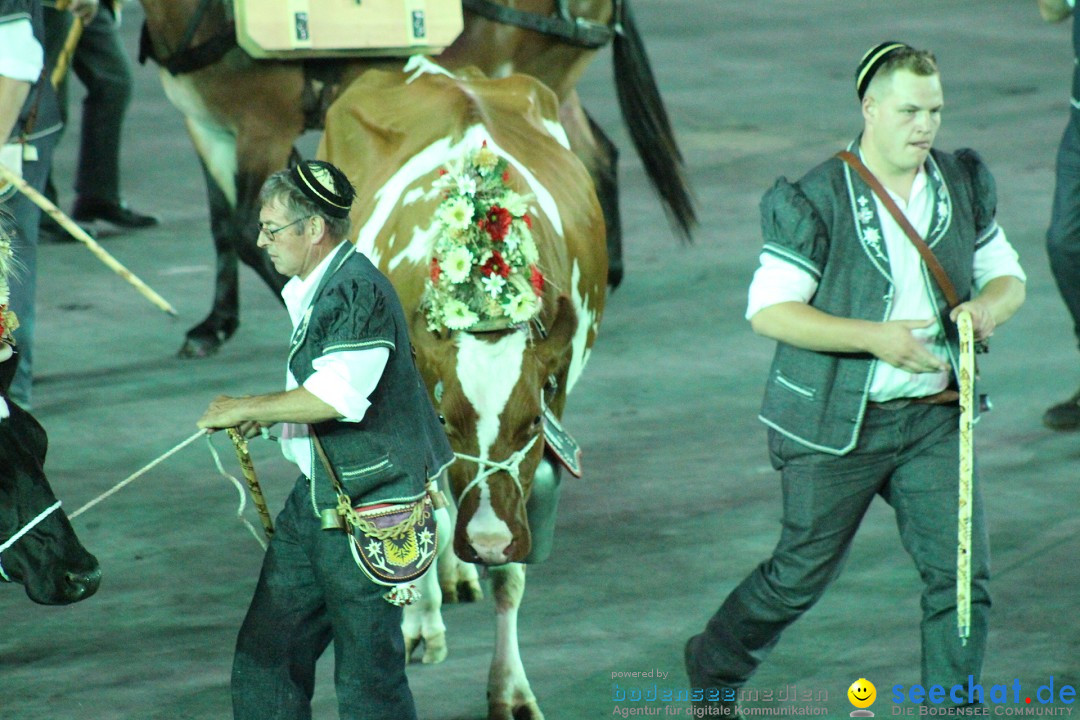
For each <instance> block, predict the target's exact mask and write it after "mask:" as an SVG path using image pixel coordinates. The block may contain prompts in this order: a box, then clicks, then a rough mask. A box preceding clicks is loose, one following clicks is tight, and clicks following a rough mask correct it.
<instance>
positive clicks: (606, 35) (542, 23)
mask: <svg viewBox="0 0 1080 720" xmlns="http://www.w3.org/2000/svg"><path fill="white" fill-rule="evenodd" d="M461 6H462V7H463V8H464V9H466V10H468V11H469V12H473V13H476V14H477V15H479V16H480V17H483V18H487V19H488V20H491V21H493V22H497V23H501V24H503V25H513V26H514V27H519V28H524V29H525V30H532V31H534V32H538V33H540V34H542V35H550V36H552V37H557V38H559V39H560V40H562V41H563V42H566V43H568V44H570V45H575V46H577V47H583V48H588V49H592V50H595V49H598V48H602V47H604V46H605V45H607V44H608V43H609V42H611V39H612V38H613V37H614V36H615V32H616V31H615V29H613V28H612V27H609V26H607V25H601V24H600V23H596V22H593V21H591V20H586V19H585V18H580V17H577V18H575V17H571V16H570V11H569V9H568V8H567V5H566V2H565V0H561V1H560V2H559V3H557V5H556V7H557V12H554V13H552V14H551V15H540V14H538V13H532V12H527V11H525V10H518V9H517V8H514V7H510V6H509V5H500V4H499V3H495V2H492V1H491V0H462V3H461Z"/></svg>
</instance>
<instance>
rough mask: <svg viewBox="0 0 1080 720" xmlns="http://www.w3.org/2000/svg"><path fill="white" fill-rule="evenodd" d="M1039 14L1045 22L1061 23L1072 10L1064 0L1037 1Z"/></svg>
mask: <svg viewBox="0 0 1080 720" xmlns="http://www.w3.org/2000/svg"><path fill="white" fill-rule="evenodd" d="M1038 2H1039V14H1040V15H1042V18H1043V20H1045V21H1046V22H1061V21H1062V20H1064V19H1065V18H1067V17H1069V16H1070V15H1072V12H1073V9H1072V7H1070V6H1069V3H1067V2H1066V1H1065V0H1038Z"/></svg>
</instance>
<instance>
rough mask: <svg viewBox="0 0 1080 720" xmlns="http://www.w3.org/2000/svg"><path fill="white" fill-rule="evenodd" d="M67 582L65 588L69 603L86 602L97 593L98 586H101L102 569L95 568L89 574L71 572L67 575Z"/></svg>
mask: <svg viewBox="0 0 1080 720" xmlns="http://www.w3.org/2000/svg"><path fill="white" fill-rule="evenodd" d="M65 580H66V581H67V582H66V586H65V588H64V590H65V595H66V596H67V597H66V598H65V599H66V600H68V601H69V602H77V601H79V600H85V599H86V598H88V597H90V596H91V595H93V594H94V593H95V592H97V589H98V586H99V585H100V584H101V568H100V567H95V568H94V569H93V570H91V571H89V572H81V573H74V572H69V573H67V574H66V576H65Z"/></svg>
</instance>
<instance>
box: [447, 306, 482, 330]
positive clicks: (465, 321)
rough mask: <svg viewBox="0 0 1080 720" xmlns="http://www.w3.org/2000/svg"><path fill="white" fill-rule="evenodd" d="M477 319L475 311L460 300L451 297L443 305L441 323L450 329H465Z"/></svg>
mask: <svg viewBox="0 0 1080 720" xmlns="http://www.w3.org/2000/svg"><path fill="white" fill-rule="evenodd" d="M479 319H480V318H478V317H477V316H476V313H474V312H473V311H472V310H470V309H469V308H468V306H467V305H465V303H463V302H461V301H460V300H454V299H452V298H451V299H450V300H447V301H446V304H445V305H443V324H444V325H446V327H448V328H450V329H451V330H467V329H469V328H471V327H472V326H473V325H475V324H476V321H477V320H479Z"/></svg>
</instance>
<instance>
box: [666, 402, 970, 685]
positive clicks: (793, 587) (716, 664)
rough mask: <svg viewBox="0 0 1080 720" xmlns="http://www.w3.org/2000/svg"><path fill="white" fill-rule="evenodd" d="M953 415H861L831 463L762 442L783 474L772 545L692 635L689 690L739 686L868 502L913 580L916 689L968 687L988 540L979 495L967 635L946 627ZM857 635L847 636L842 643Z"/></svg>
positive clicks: (831, 568)
mask: <svg viewBox="0 0 1080 720" xmlns="http://www.w3.org/2000/svg"><path fill="white" fill-rule="evenodd" d="M958 414H959V409H958V408H956V407H955V406H942V405H908V406H907V407H904V408H902V409H895V410H886V409H867V411H866V418H865V420H864V425H863V429H862V432H861V434H860V437H859V444H858V446H857V447H856V449H855V450H854V451H852V452H851V453H850V454H848V455H845V456H842V457H837V456H834V455H827V454H824V453H820V452H816V451H814V450H810V449H809V448H806V447H805V446H803V445H800V444H799V443H797V442H795V441H794V440H790V439H788V438H785V437H783V436H782V435H780V434H779V433H777V432H775V431H770V433H769V450H770V455H771V458H772V461H773V465H774V467H776V468H777V469H778V470H781V472H782V483H783V496H784V511H783V520H782V522H783V529H782V531H781V535H780V541H779V543H778V544H777V546H776V549H775V550H774V551H773V555H772V557H771V558H770V559H768V560H766V561H765V562H763V563H762V564H761V565H759V566H758V567H757V568H756V569H755V570H754V571H753V572H752V573H751V574H750V575H749V576H748V577H747V578H746V579H745V580H743V582H742V583H741V584H740V585H739V586H738V587H736V588H735V590H734V591H732V593H731V594H730V595H729V596H728V598H727V599H726V600H725V601H724V603H723V605H721V607H720V609H719V610H718V611H717V612H716V614H715V615H714V616H713V617H712V619H711V620H710V621H709V623H708V625H707V627H706V628H705V631H704V632H703V633H701V634H700V635H696V636H694V637H693V638H691V641H690V644H689V647H688V659H687V661H688V671H689V673H690V680H691V683H692V684H693V685H694V686H696V687H739V686H741V685H742V684H743V683H745V682H746V680H747V679H748V678H749V677H750V675H751V674H752V673H753V672H754V670H755V669H756V668H757V666H758V665H759V664H760V663H761V662H762V661H763V660H764V659H765V657H766V656H767V655H768V654H769V652H770V651H771V650H772V649H773V647H775V645H776V643H777V642H778V641H779V639H780V634H781V632H783V630H784V629H785V628H786V627H787V626H788V625H790V624H791V623H792V622H794V621H795V620H796V619H797V618H799V617H800V616H801V615H802V614H803V613H804V612H806V611H807V610H809V609H810V608H811V607H812V606H813V605H814V603H815V602H817V600H818V599H819V598H820V597H821V595H822V594H823V593H824V592H825V589H826V588H827V587H828V585H829V583H831V582H832V581H833V580H834V579H835V578H836V577H837V575H839V573H840V570H841V567H842V566H843V563H844V559H845V558H846V557H847V553H848V549H849V548H850V546H851V541H852V538H853V537H854V536H855V531H856V530H857V529H858V527H859V524H860V522H861V521H862V519H863V516H864V515H865V514H866V511H867V508H869V506H870V502H871V501H872V500H873V499H874V496H875V495H881V496H882V497H883V498H884V499H885V501H886V502H888V503H889V504H890V505H891V506H892V508H893V510H894V511H895V513H896V523H897V526H898V527H899V530H900V539H901V542H902V543H903V545H904V548H905V549H906V550H907V551H908V553H909V554H910V555H911V557H912V558H913V559H914V561H915V565H916V567H917V568H918V570H919V574H920V576H921V577H922V581H923V585H924V587H923V593H922V626H921V627H922V682H923V686H924V687H929V686H930V685H936V684H940V685H943V686H945V687H950V686H952V685H954V684H957V683H965V684H966V683H967V681H968V675H973V676H974V677H975V681H976V682H978V679H979V677H980V674H981V671H982V661H983V654H984V650H985V646H986V635H987V616H988V614H989V610H990V596H989V592H988V589H987V586H988V582H989V574H990V570H989V564H990V563H989V555H990V553H989V542H988V539H987V533H986V523H985V517H984V513H983V505H982V499H981V496H980V493H979V486H978V484H977V483H976V484H975V485H974V490H973V493H974V503H973V511H972V570H971V575H972V590H971V599H972V600H971V630H970V638H969V639H968V641H967V645H966V646H965V645H963V644H961V642H960V640H959V638H958V636H957V628H956V514H957V484H958V475H959V472H958V447H959V446H958V436H959V431H958V429H957V426H958V419H959V418H958ZM854 640H857V638H853V641H854Z"/></svg>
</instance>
